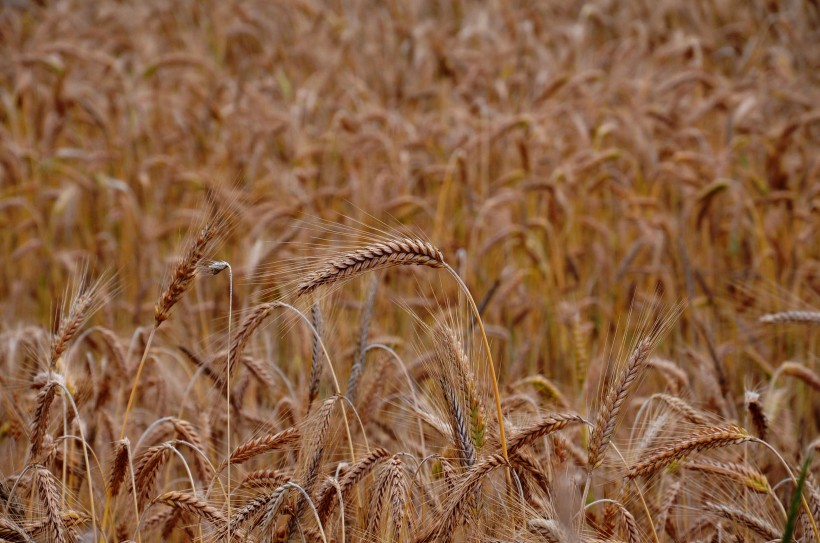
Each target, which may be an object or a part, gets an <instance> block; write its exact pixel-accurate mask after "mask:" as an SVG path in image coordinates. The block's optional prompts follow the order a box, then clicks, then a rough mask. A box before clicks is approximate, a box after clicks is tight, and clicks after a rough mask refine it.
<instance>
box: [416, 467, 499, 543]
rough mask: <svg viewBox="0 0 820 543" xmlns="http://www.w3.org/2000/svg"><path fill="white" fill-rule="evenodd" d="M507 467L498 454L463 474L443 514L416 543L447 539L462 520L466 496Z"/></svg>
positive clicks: (466, 502)
mask: <svg viewBox="0 0 820 543" xmlns="http://www.w3.org/2000/svg"><path fill="white" fill-rule="evenodd" d="M506 465H508V462H507V461H506V460H505V459H504V457H503V456H502V455H500V454H493V455H490V456H488V457H486V458H485V459H484V460H482V461H481V462H479V463H478V464H476V465H475V466H473V468H472V469H470V471H468V472H467V473H465V474H464V476H463V477H462V479H461V481H460V482H459V484H458V486H457V487H456V490H455V491H454V492H453V493H452V498H451V499H450V500H449V505H448V506H447V509H446V511H445V513H444V514H443V515H442V516H441V517H439V519H438V520H437V521H436V522H435V523H433V524H431V525H430V527H429V528H428V529H427V530H426V531H425V532H424V533H423V534H421V535H420V536H419V537H418V539H416V542H417V543H429V542H432V541H443V540H445V539H449V534H450V533H452V531H453V530H454V529H455V528H456V527H457V525H458V524H460V523H461V521H462V520H463V518H464V512H465V510H466V508H467V505H468V504H469V502H470V500H468V499H466V497H467V496H472V495H473V494H474V493H475V491H476V490H477V489H478V488H479V486H480V485H481V482H482V481H483V480H484V478H485V477H487V476H488V475H489V474H490V473H492V472H493V471H495V470H496V469H498V468H500V467H503V466H506Z"/></svg>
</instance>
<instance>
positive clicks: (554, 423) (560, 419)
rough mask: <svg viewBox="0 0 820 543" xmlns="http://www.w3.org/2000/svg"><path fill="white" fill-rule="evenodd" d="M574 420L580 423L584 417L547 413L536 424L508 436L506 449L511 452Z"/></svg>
mask: <svg viewBox="0 0 820 543" xmlns="http://www.w3.org/2000/svg"><path fill="white" fill-rule="evenodd" d="M574 422H577V423H581V424H582V423H583V422H584V419H583V418H581V417H580V416H579V415H575V414H573V413H556V414H552V415H547V416H546V417H544V418H542V419H541V420H540V421H538V422H537V423H536V424H533V425H532V426H529V427H527V428H523V429H521V430H519V431H517V432H516V433H514V434H513V435H512V436H510V441H509V445H508V449H507V450H508V451H509V453H510V454H512V453H514V452H516V451H517V450H518V449H520V448H521V447H524V446H526V445H529V444H531V443H532V442H533V441H535V440H536V439H539V438H541V437H544V436H547V435H549V434H551V433H553V432H556V431H558V430H560V429H562V428H565V427H567V426H568V425H569V424H571V423H574Z"/></svg>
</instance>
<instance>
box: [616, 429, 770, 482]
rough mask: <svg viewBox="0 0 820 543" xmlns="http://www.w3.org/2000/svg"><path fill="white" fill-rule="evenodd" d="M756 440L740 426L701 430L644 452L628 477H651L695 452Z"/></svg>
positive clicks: (630, 470)
mask: <svg viewBox="0 0 820 543" xmlns="http://www.w3.org/2000/svg"><path fill="white" fill-rule="evenodd" d="M752 439H754V438H753V437H752V436H751V435H749V433H748V432H746V430H744V429H743V428H740V427H739V426H734V425H729V426H725V427H721V426H712V427H708V428H704V429H702V430H699V431H697V432H695V433H693V434H691V435H689V436H687V437H685V438H682V439H679V440H677V441H675V442H674V443H673V444H671V445H668V446H666V447H660V448H657V449H652V450H649V451H646V452H644V453H643V454H642V455H641V456H640V458H639V459H638V461H637V462H636V463H635V464H634V465H633V466H632V467H631V468H630V469H629V471H628V473H627V475H626V477H627V478H628V479H634V478H635V477H641V476H648V475H651V474H653V473H655V472H657V471H659V470H661V469H663V468H665V467H666V466H668V465H669V464H671V463H672V462H674V461H676V460H680V459H682V458H684V457H686V456H688V455H689V454H691V453H693V452H700V451H704V450H707V449H715V448H719V447H725V446H727V445H736V444H740V443H745V442H747V441H751V440H752Z"/></svg>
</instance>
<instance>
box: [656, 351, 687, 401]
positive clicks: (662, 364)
mask: <svg viewBox="0 0 820 543" xmlns="http://www.w3.org/2000/svg"><path fill="white" fill-rule="evenodd" d="M646 365H647V366H648V367H650V368H655V369H656V370H658V371H659V372H661V373H662V374H663V376H664V377H666V382H667V383H668V384H669V388H670V389H671V392H672V393H673V394H676V395H677V394H680V392H681V391H682V390H688V389H689V377H688V376H687V375H686V372H685V371H683V370H682V369H680V367H678V365H677V364H675V363H674V362H672V361H671V360H666V359H664V358H658V357H657V356H653V357H651V358H650V359H649V360H647V362H646Z"/></svg>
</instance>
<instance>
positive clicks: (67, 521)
mask: <svg viewBox="0 0 820 543" xmlns="http://www.w3.org/2000/svg"><path fill="white" fill-rule="evenodd" d="M62 517H63V524H64V525H65V527H66V530H67V531H68V532H71V531H72V530H73V529H74V528H76V527H77V526H82V525H83V524H85V523H86V522H88V521H89V519H90V518H91V517H90V516H89V515H87V514H85V513H81V512H79V511H64V512H63V515H62ZM24 528H25V531H26V532H28V534H25V533H24V534H23V535H24V536H25V539H23V540H22V541H28V540H29V538H28V536H31V537H37V536H39V535H40V534H42V533H43V532H44V531H46V530H47V529H48V528H49V522H48V520H46V521H39V522H32V523H27V524H25V525H24ZM17 535H19V533H18V534H17ZM2 537H3V535H2V532H0V538H2ZM13 537H14V536H13ZM14 540H16V538H15V539H14ZM68 540H69V541H72V538H71V537H69V538H68ZM73 540H75V541H76V537H75V538H74V539H73Z"/></svg>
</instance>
